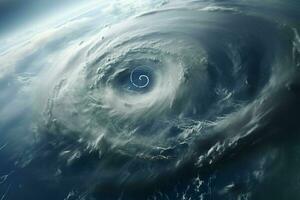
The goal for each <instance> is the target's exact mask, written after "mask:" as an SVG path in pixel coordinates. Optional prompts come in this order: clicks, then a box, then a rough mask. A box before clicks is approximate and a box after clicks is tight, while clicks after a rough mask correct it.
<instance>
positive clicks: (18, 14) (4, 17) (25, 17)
mask: <svg viewBox="0 0 300 200" xmlns="http://www.w3.org/2000/svg"><path fill="white" fill-rule="evenodd" d="M79 2H84V0H0V36H1V35H2V34H7V33H9V31H11V30H13V29H17V28H18V27H21V26H23V25H27V24H30V23H31V22H32V21H33V20H34V21H35V20H38V19H39V18H45V17H47V15H49V14H50V13H52V14H53V13H54V14H55V11H56V10H63V9H64V8H67V7H70V6H73V5H76V4H78V3H79Z"/></svg>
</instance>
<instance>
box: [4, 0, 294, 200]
mask: <svg viewBox="0 0 300 200" xmlns="http://www.w3.org/2000/svg"><path fill="white" fill-rule="evenodd" d="M112 5H114V4H112ZM127 6H129V5H127ZM130 8H131V9H129V10H118V13H120V17H119V18H118V17H115V16H114V12H113V11H114V10H113V9H112V8H109V7H108V8H107V10H106V12H109V13H110V14H107V13H105V12H104V11H103V10H105V9H103V10H102V13H101V12H100V14H99V13H98V14H95V13H97V9H88V11H86V12H84V13H83V14H82V15H80V16H78V17H76V18H75V19H72V20H70V21H67V22H66V23H65V24H64V25H61V26H58V27H56V28H54V29H51V31H47V32H43V33H38V34H36V35H35V36H32V37H31V38H29V39H27V42H25V43H20V44H17V45H16V47H14V48H15V49H17V51H14V49H12V50H9V51H6V52H4V53H2V54H1V55H0V61H1V63H5V64H4V67H3V68H2V69H1V71H0V83H10V84H12V85H13V88H14V89H11V88H12V86H10V88H8V87H7V88H3V94H5V96H0V97H1V98H0V101H1V102H3V106H1V107H0V117H1V118H2V119H3V122H1V123H0V130H3V132H5V133H4V134H3V136H1V137H3V138H6V141H8V146H7V147H5V149H4V150H2V149H1V148H0V152H1V156H4V155H5V156H8V155H9V159H8V161H7V163H6V164H5V166H10V165H11V164H10V163H14V164H13V167H9V169H12V171H14V173H13V174H12V175H11V176H12V178H11V179H12V180H15V181H19V182H20V184H22V185H24V186H23V187H24V188H25V189H24V191H25V190H26V191H28V190H30V188H29V186H28V185H27V186H25V182H26V181H25V178H24V180H23V178H19V177H32V183H31V184H32V185H37V184H38V183H40V182H42V183H43V184H44V186H43V189H41V192H40V193H39V192H36V193H34V194H27V193H26V192H23V193H24V195H27V196H28V197H30V198H31V199H36V198H39V199H41V198H44V196H43V192H49V193H52V198H54V199H209V198H213V199H266V198H268V197H272V198H275V197H276V193H274V194H275V195H274V196H271V194H262V193H263V192H262V191H261V190H264V189H266V190H268V189H269V190H271V189H270V188H276V185H275V186H274V185H272V186H269V185H268V183H269V182H270V179H272V178H273V179H276V180H278V179H279V177H278V175H277V174H278V173H279V172H281V171H284V170H286V169H287V168H288V167H287V164H284V161H283V160H284V159H283V157H284V156H283V155H284V154H285V153H287V151H292V150H291V149H289V147H278V140H281V139H282V140H285V139H283V138H285V137H286V135H285V134H287V133H289V134H290V137H291V138H292V137H294V138H296V136H294V135H295V134H294V132H297V130H298V129H299V126H297V122H296V121H295V119H292V118H294V115H296V114H297V113H298V111H299V110H300V109H299V105H297V104H298V103H299V102H298V101H299V100H297V99H299V94H298V93H297V92H299V85H298V82H299V80H300V79H299V66H300V60H299V59H300V56H299V53H300V39H299V34H298V26H299V19H300V18H299V17H300V15H299V14H298V13H297V12H294V11H295V10H297V8H298V10H299V8H300V6H299V3H298V2H297V1H292V0H290V1H287V2H286V3H285V2H283V1H270V2H269V1H266V2H264V3H262V2H259V1H254V0H253V1H248V2H246V1H234V0H232V1H229V0H228V1H187V2H184V1H170V2H167V1H155V2H153V3H151V2H148V1H145V4H142V5H141V7H130ZM110 9H112V10H110ZM294 9H295V10H294ZM133 10H134V12H133ZM132 12H133V13H134V15H131V13H132ZM279 13H280V15H279ZM287 13H296V14H287ZM121 14H122V15H121ZM104 16H106V17H107V21H109V22H111V23H110V24H104V23H103V24H97V23H99V22H98V21H99V19H101V18H103V17H104ZM278 16H280V17H278ZM297 20H298V21H297ZM11 58H14V59H13V61H12V59H11ZM1 87H2V86H1ZM4 97H7V98H10V99H14V101H12V102H9V101H7V100H6V99H5V98H4ZM297 97H298V98H297ZM26 99H27V100H26ZM12 108H17V109H12ZM8 109H10V110H13V111H14V112H9V114H7V113H8ZM17 110H18V111H17ZM284 115H285V119H283V117H284ZM20 116H22V117H21V118H22V119H23V120H20ZM281 116H282V117H281ZM288 116H290V118H287V117H288ZM15 120H19V122H20V123H19V125H17V126H16V127H11V124H12V122H13V121H15ZM295 130H296V131H295ZM10 144H11V146H10ZM282 145H283V146H284V144H282ZM295 146H297V145H296V144H295ZM0 147H1V144H0ZM291 148H292V147H291ZM295 148H296V147H295ZM2 154H3V155H2ZM282 159H283V160H282ZM286 162H288V161H286ZM272 165H276V166H277V167H274V170H273V168H272V169H270V166H272ZM3 166H4V165H3ZM291 170H294V172H295V169H294V168H292V169H291ZM33 173H34V174H35V175H34V176H33ZM287 176H289V175H287ZM270 177H272V178H270ZM287 179H289V180H293V178H292V176H289V177H287ZM53 183H55V186H53ZM29 185H30V184H29ZM54 191H55V192H54ZM272 191H273V190H272ZM293 192H294V191H293V190H292V189H287V190H284V189H283V190H282V194H283V195H287V194H291V195H292V197H297V195H298V196H299V194H297V193H296V192H295V193H293ZM23 193H22V192H20V194H23ZM54 193H55V194H54ZM15 195H16V197H15V198H17V197H18V196H17V195H18V194H17V193H16V194H15ZM31 195H33V196H31ZM264 195H266V196H264ZM293 195H294V196H293ZM30 198H29V199H30ZM49 198H50V197H49ZM45 199H46V198H45Z"/></svg>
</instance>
